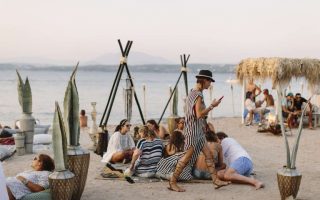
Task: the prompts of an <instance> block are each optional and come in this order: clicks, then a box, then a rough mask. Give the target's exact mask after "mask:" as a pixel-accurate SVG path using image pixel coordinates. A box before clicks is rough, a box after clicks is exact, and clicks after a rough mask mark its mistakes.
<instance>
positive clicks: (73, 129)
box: [63, 62, 80, 146]
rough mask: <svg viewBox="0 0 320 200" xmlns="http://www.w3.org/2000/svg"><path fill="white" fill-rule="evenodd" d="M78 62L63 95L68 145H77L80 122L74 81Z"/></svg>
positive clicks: (77, 96)
mask: <svg viewBox="0 0 320 200" xmlns="http://www.w3.org/2000/svg"><path fill="white" fill-rule="evenodd" d="M78 65H79V62H78V64H77V65H76V67H75V69H74V70H73V72H72V74H71V77H70V80H69V83H68V86H67V89H66V92H65V96H64V101H63V105H64V119H65V122H64V123H65V127H66V134H67V139H68V145H70V146H79V137H80V124H79V95H78V90H77V85H76V81H75V75H76V71H77V69H78Z"/></svg>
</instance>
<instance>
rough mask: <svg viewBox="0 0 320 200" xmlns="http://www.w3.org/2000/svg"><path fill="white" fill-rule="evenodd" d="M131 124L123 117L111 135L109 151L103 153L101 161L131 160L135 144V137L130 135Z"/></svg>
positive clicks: (126, 161) (124, 161)
mask: <svg viewBox="0 0 320 200" xmlns="http://www.w3.org/2000/svg"><path fill="white" fill-rule="evenodd" d="M130 127H131V124H130V123H129V121H128V120H126V119H123V120H121V121H120V123H119V125H118V126H117V127H116V129H115V132H114V133H113V135H112V136H111V137H110V140H109V143H108V149H107V152H106V153H105V154H104V155H103V158H102V160H101V162H106V163H108V162H111V163H117V162H123V163H128V162H130V161H131V158H132V154H133V151H134V149H135V144H134V141H133V138H132V137H131V136H130V135H129V133H128V132H129V131H130Z"/></svg>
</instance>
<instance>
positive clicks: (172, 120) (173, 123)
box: [167, 115, 179, 135]
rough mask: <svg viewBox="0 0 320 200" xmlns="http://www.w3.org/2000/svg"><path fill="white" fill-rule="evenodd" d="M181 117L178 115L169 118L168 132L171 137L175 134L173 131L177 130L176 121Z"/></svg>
mask: <svg viewBox="0 0 320 200" xmlns="http://www.w3.org/2000/svg"><path fill="white" fill-rule="evenodd" d="M178 118H179V116H177V115H170V116H169V117H168V118H167V123H168V131H169V133H170V135H171V134H172V133H173V131H174V130H175V129H176V127H177V123H176V119H178Z"/></svg>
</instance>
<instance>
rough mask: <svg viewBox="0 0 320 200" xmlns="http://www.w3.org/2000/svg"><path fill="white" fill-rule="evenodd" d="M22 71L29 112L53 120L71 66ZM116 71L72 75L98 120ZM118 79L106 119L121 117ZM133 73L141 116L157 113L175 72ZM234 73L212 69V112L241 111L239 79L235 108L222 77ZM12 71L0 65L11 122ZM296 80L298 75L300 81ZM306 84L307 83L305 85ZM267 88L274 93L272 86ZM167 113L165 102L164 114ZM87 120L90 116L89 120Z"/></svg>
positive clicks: (3, 110) (6, 120)
mask: <svg viewBox="0 0 320 200" xmlns="http://www.w3.org/2000/svg"><path fill="white" fill-rule="evenodd" d="M20 74H21V76H22V77H23V79H25V77H26V76H28V77H29V81H30V84H31V89H32V95H33V116H34V117H35V118H36V119H39V120H40V122H41V124H51V123H52V120H53V112H54V102H55V101H58V102H59V104H60V107H63V104H62V103H63V97H64V93H65V88H66V86H67V83H68V80H69V77H70V74H71V71H55V70H50V71H44V70H24V71H20ZM115 75H116V72H103V71H83V70H79V71H78V73H77V75H76V83H77V87H78V92H79V97H80V109H85V110H86V111H87V114H88V115H89V119H91V117H90V112H91V110H92V107H91V104H90V103H91V102H97V112H98V117H97V118H98V123H99V122H100V119H101V117H102V114H103V111H104V109H105V106H106V103H107V100H108V96H109V93H110V90H111V86H112V83H113V80H114V77H115ZM125 75H126V74H125V73H124V76H123V77H122V78H123V80H122V81H121V82H120V85H119V88H118V92H117V96H116V99H115V102H114V105H113V108H112V112H111V115H110V118H109V121H108V124H116V123H118V122H119V121H120V120H121V119H122V118H124V116H125V114H124V96H123V89H124V88H125V85H126V84H125V80H124V78H125V77H126V76H125ZM131 75H132V77H133V78H134V80H133V81H134V84H135V89H136V93H137V96H138V99H139V102H140V105H141V107H142V109H144V101H143V90H142V88H143V85H146V102H145V104H146V108H145V109H146V117H145V118H146V119H151V118H156V119H158V118H160V116H161V113H162V112H163V109H164V107H165V105H166V103H167V101H168V98H169V86H172V87H173V86H174V85H175V83H176V81H177V79H178V77H179V73H172V72H170V73H168V72H165V73H161V72H131ZM194 76H195V73H188V81H189V83H188V84H189V89H190V88H192V87H193V86H194V84H195V78H194ZM230 78H232V79H233V78H235V75H234V74H232V73H224V74H223V73H216V74H214V79H215V80H216V82H215V83H214V84H213V92H212V96H213V98H220V97H221V96H222V95H224V99H223V101H222V103H221V104H220V106H219V107H217V108H215V109H214V111H213V113H212V115H213V117H231V116H240V113H241V92H242V87H241V86H240V85H234V86H233V99H234V112H233V106H232V90H231V87H230V86H231V85H230V84H229V83H226V80H227V79H230ZM16 80H17V77H16V73H15V70H2V71H0V94H1V98H0V123H1V124H6V125H10V126H11V125H13V123H14V121H15V120H16V119H18V118H19V117H20V113H21V108H20V105H19V103H18V97H17V81H16ZM300 82H301V81H300ZM300 82H299V80H298V81H296V84H295V88H292V91H293V92H298V91H301V89H300V88H301V85H300ZM183 83H184V82H183V78H181V81H180V84H179V105H178V107H179V115H181V116H182V115H183V109H182V107H183V98H185V88H184V84H183ZM262 87H263V88H264V87H268V88H269V89H270V88H271V86H270V82H267V83H265V84H264V85H262ZM305 90H306V89H305ZM272 94H275V92H274V91H273V92H272ZM204 95H205V101H206V103H207V104H208V103H210V94H209V91H205V92H204ZM169 115H170V110H169V108H168V109H167V111H166V113H165V115H164V117H167V116H169ZM139 121H140V115H139V112H138V109H137V106H136V104H135V102H134V103H133V117H132V122H139ZM90 123H91V120H90V121H89V125H90Z"/></svg>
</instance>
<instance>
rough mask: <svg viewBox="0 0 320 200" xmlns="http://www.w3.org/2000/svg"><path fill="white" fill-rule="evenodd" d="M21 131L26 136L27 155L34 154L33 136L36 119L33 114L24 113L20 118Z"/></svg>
mask: <svg viewBox="0 0 320 200" xmlns="http://www.w3.org/2000/svg"><path fill="white" fill-rule="evenodd" d="M19 121H20V129H21V130H22V131H23V132H24V135H25V148H26V153H33V135H34V124H35V119H34V117H33V116H32V115H31V113H22V116H21V118H20V120H19Z"/></svg>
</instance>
